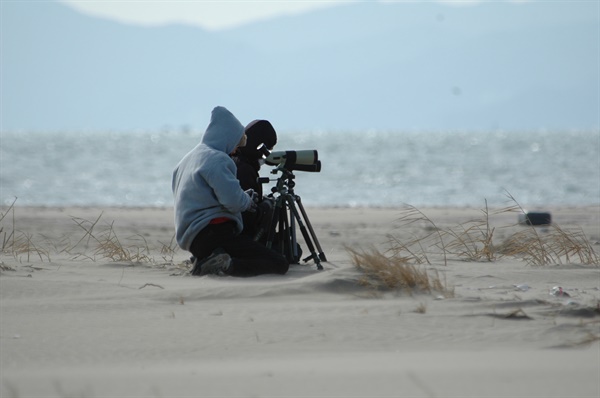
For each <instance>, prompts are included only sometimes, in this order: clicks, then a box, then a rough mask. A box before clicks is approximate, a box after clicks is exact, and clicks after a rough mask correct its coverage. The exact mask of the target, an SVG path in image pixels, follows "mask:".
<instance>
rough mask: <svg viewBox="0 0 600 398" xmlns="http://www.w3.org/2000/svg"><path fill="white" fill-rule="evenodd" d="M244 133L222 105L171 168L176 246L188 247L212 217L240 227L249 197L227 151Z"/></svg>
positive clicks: (215, 110)
mask: <svg viewBox="0 0 600 398" xmlns="http://www.w3.org/2000/svg"><path fill="white" fill-rule="evenodd" d="M243 135H244V126H242V124H241V123H240V122H239V121H238V120H237V119H236V117H235V116H233V114H232V113H231V112H229V111H228V110H227V109H225V108H223V107H220V106H218V107H216V108H215V109H213V111H212V115H211V119H210V123H209V124H208V127H207V128H206V131H205V133H204V136H203V137H202V140H201V142H200V144H198V145H197V146H196V147H195V148H194V149H192V150H191V151H190V152H189V153H188V154H187V155H185V156H184V157H183V159H181V161H180V162H179V164H178V165H177V167H176V168H175V171H174V172H173V182H172V188H173V196H174V199H175V234H176V239H177V243H178V244H179V247H181V248H182V249H184V250H188V251H189V249H190V247H191V245H192V241H193V240H194V238H195V237H196V235H197V234H198V232H200V231H201V230H202V229H204V228H205V227H206V226H207V225H208V224H209V223H210V221H211V220H212V219H214V218H219V217H227V218H230V219H231V220H233V221H235V223H236V224H237V230H238V232H241V231H242V227H243V225H242V212H243V211H245V210H247V209H248V208H250V206H251V205H252V199H250V197H249V196H248V195H247V194H246V193H245V192H244V191H243V190H242V188H241V187H240V183H239V181H238V179H237V178H236V167H235V163H234V162H233V160H232V159H231V158H230V157H229V154H230V153H231V152H233V150H234V149H235V147H236V145H237V144H238V143H239V142H240V140H241V139H242V136H243Z"/></svg>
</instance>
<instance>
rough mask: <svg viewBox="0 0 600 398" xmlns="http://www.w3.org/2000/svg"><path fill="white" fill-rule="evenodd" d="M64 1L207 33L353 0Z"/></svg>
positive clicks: (459, 1) (472, 0) (456, 0)
mask: <svg viewBox="0 0 600 398" xmlns="http://www.w3.org/2000/svg"><path fill="white" fill-rule="evenodd" d="M355 1H356V0H355ZM384 1H386V0H384ZM387 1H390V0H387ZM391 1H394V0H391ZM395 1H407V0H395ZM508 1H510V0H508ZM513 1H518V0H513ZM61 2H62V3H65V4H68V5H70V6H72V7H73V8H75V9H77V10H79V11H81V12H84V13H87V14H90V15H95V16H102V17H106V18H109V19H113V20H118V21H121V22H124V23H134V24H141V25H161V24H168V23H186V24H193V25H198V26H201V27H203V28H205V29H208V30H219V29H226V28H229V27H233V26H236V25H241V24H244V23H248V22H254V21H260V20H264V19H269V18H273V17H277V16H281V15H286V14H297V13H302V12H307V11H310V10H315V9H318V8H326V7H335V6H339V5H343V4H344V3H349V2H352V0H350V1H346V0H333V1H331V0H125V1H115V0H61ZM437 2H440V3H442V2H443V3H449V4H452V5H456V6H461V5H462V6H465V5H472V4H476V3H480V2H481V1H480V0H437Z"/></svg>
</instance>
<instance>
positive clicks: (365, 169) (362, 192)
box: [0, 130, 600, 208]
mask: <svg viewBox="0 0 600 398" xmlns="http://www.w3.org/2000/svg"><path fill="white" fill-rule="evenodd" d="M201 135H202V133H201V132H194V131H190V130H180V131H168V130H165V131H160V132H139V131H138V132H86V133H82V132H60V133H48V132H38V133H33V132H3V133H1V134H0V140H1V141H0V144H1V145H0V204H2V205H4V206H7V205H10V204H11V203H13V202H15V200H16V202H15V203H16V205H22V206H23V205H25V206H30V205H31V206H130V207H139V206H158V207H165V206H172V194H171V175H172V171H173V169H174V168H175V166H176V165H177V162H178V161H179V159H181V157H182V156H184V155H185V154H186V153H187V152H188V151H189V150H190V149H192V148H193V147H194V146H195V145H196V144H197V143H198V142H199V141H200V138H201ZM302 149H316V150H317V151H318V154H319V159H320V161H321V163H322V168H321V171H320V172H314V173H313V172H302V171H296V172H294V175H295V180H294V181H295V183H296V184H295V193H296V194H297V195H299V196H300V197H301V198H302V201H303V203H304V204H305V205H306V206H369V207H381V206H400V205H403V204H410V205H413V206H417V207H419V206H477V207H482V206H484V205H485V202H486V201H487V203H488V205H490V206H496V207H503V206H505V205H507V203H508V202H510V200H509V199H508V197H509V195H511V196H512V197H514V198H515V199H516V200H517V201H518V203H519V204H521V205H522V206H524V207H527V208H532V207H543V206H550V205H573V206H577V205H590V204H596V205H597V204H599V203H600V132H598V131H587V132H582V131H571V132H564V131H563V132H552V131H537V132H522V133H518V132H458V131H454V132H402V131H354V132H351V131H307V132H279V141H278V144H277V146H276V147H275V150H302ZM272 170H273V167H270V166H263V168H262V170H261V175H262V176H265V177H271V178H277V177H278V176H280V174H272V173H271V171H272ZM272 184H273V183H272V182H271V183H270V184H266V186H265V192H268V191H269V187H270V186H272Z"/></svg>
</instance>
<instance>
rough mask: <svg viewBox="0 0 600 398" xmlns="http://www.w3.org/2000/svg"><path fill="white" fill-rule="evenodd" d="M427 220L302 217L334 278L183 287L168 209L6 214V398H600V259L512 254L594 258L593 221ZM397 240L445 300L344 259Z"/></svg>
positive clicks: (340, 212)
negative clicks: (482, 240) (482, 238)
mask: <svg viewBox="0 0 600 398" xmlns="http://www.w3.org/2000/svg"><path fill="white" fill-rule="evenodd" d="M417 210H418V212H417V211H415V209H412V210H409V211H407V210H406V209H401V208H307V213H308V216H309V218H310V221H311V222H312V225H313V227H314V230H315V233H316V236H317V237H318V240H319V243H320V245H321V247H322V249H323V252H324V253H325V255H326V256H327V261H326V262H323V267H324V270H322V271H318V270H317V269H316V266H315V264H314V262H312V261H309V262H307V263H302V264H297V265H292V266H291V268H290V271H289V273H288V274H287V275H285V276H274V275H268V276H260V277H254V278H233V277H217V276H204V277H193V276H190V275H189V273H188V271H189V265H188V264H187V263H186V260H187V259H188V258H189V253H186V252H184V251H182V250H180V249H177V248H176V247H175V244H174V242H173V234H174V229H173V221H172V220H173V214H172V209H170V208H164V209H159V208H87V207H86V208H83V207H82V208H77V207H72V208H29V207H19V206H18V205H17V206H15V207H13V208H6V207H4V208H2V211H1V214H2V215H3V217H2V220H1V222H0V244H2V245H3V251H2V253H1V254H0V255H1V257H0V261H1V262H0V265H1V274H0V300H1V301H0V311H1V312H0V373H1V389H0V396H1V397H3V398H4V397H7V398H8V397H92V398H93V397H598V396H600V268H599V264H598V262H597V261H592V262H591V263H589V262H586V261H582V257H581V256H580V255H579V254H576V253H574V252H572V253H571V254H570V255H569V257H568V258H567V257H565V256H564V255H561V254H560V252H552V251H550V252H549V253H548V257H547V260H546V261H545V262H544V263H543V264H539V263H536V260H535V258H532V257H531V256H532V255H533V254H531V252H530V253H529V254H528V255H527V254H520V255H519V254H514V253H513V254H510V253H509V251H510V250H509V248H510V247H512V246H510V245H508V244H507V242H509V241H512V242H513V244H514V241H515V240H517V241H518V240H519V239H520V240H522V237H524V236H525V235H522V234H523V233H525V232H529V233H530V235H529V236H531V234H533V236H535V237H537V239H538V240H547V239H559V238H558V237H562V238H566V237H570V238H573V239H574V240H577V242H579V243H578V245H579V246H578V247H580V246H581V242H587V243H588V244H589V247H588V249H589V248H591V250H592V251H593V252H594V253H596V255H597V254H598V253H599V252H600V207H598V206H595V207H561V208H546V209H542V210H544V211H549V212H550V213H551V214H552V220H553V222H554V224H555V225H557V226H560V230H559V231H561V233H559V234H558V235H556V229H555V228H554V227H552V226H542V227H529V226H524V225H517V221H518V217H517V214H515V213H509V212H500V213H499V214H496V213H495V211H493V210H489V211H488V213H487V217H485V215H486V213H484V212H483V211H482V209H476V208H424V209H417ZM482 217H483V219H484V220H486V223H485V225H486V228H484V229H483V230H482V229H481V224H477V225H479V227H477V229H469V228H470V227H472V226H473V225H475V224H471V223H468V222H469V221H470V220H473V219H477V220H480V221H481V220H482ZM487 227H489V229H488V228H487ZM440 231H443V232H444V235H443V236H442V235H441V234H440V233H439V232H440ZM460 231H462V232H465V231H468V232H469V233H468V234H463V233H461V232H460ZM472 231H475V232H476V234H475V235H477V234H479V235H481V233H482V231H483V232H485V231H488V232H489V233H492V234H493V236H491V238H490V239H491V241H493V243H494V247H495V248H496V249H495V250H496V251H494V252H493V253H491V254H489V253H487V254H486V252H485V251H480V250H474V249H473V248H474V247H479V249H482V247H481V246H477V244H475V243H473V242H470V241H469V240H468V239H467V237H473V236H475V235H474V234H471V233H470V232H472ZM492 231H493V232H492ZM390 236H391V237H392V238H391V240H390ZM557 236H558V237H557ZM422 237H427V238H422ZM515 237H516V238H517V239H514V238H515ZM553 237H555V238H553ZM582 237H583V240H581V238H582ZM438 238H439V239H441V240H439V241H436V239H438ZM459 238H460V239H459ZM575 238H576V239H575ZM457 239H458V241H459V242H462V243H464V244H463V246H464V247H463V248H460V247H459V246H460V245H457V244H456V243H457ZM461 239H463V240H461ZM567 240H568V239H567ZM299 241H300V244H301V246H302V249H303V250H304V251H305V253H306V250H307V247H306V245H305V244H304V242H303V240H302V239H301V238H300V239H299ZM394 242H395V243H396V246H395V247H396V248H397V247H398V245H399V244H400V243H407V242H410V243H411V244H413V243H414V242H417V243H416V246H415V245H414V244H413V245H412V246H410V245H408V244H407V247H408V246H410V247H411V248H413V251H414V248H415V247H419V246H420V247H421V251H420V252H418V253H417V252H415V253H413V254H414V255H415V256H414V257H410V256H409V258H408V260H407V261H408V262H409V263H410V264H412V265H413V266H414V267H415V268H416V269H418V270H420V271H423V272H425V273H426V274H427V275H429V276H430V277H431V278H432V279H436V278H437V280H439V281H440V282H441V286H442V288H441V289H431V290H427V289H419V288H413V289H408V288H404V287H396V288H386V287H385V286H384V285H382V284H379V285H378V284H377V283H376V280H375V279H373V278H371V279H368V278H366V274H365V272H364V270H361V269H359V268H358V267H357V266H356V264H355V262H354V261H353V258H352V256H351V254H350V252H349V248H351V249H353V250H355V251H358V252H361V251H369V250H371V251H379V252H381V253H386V254H388V255H390V253H391V252H389V251H388V249H390V245H393V243H394ZM561 242H563V243H560V244H558V243H557V245H559V246H551V247H562V246H560V245H568V244H569V243H565V241H564V240H561ZM582 250H583V249H582ZM534 253H535V252H534ZM404 255H406V253H404ZM486 256H491V258H488V257H486ZM528 256H529V257H528ZM583 258H585V255H584V257H583ZM596 259H597V257H596ZM417 260H420V261H417ZM367 281H370V283H367ZM559 287H560V288H561V290H559V289H558V288H559ZM560 292H562V293H560Z"/></svg>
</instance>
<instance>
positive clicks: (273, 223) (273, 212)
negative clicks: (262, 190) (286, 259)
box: [265, 197, 283, 249]
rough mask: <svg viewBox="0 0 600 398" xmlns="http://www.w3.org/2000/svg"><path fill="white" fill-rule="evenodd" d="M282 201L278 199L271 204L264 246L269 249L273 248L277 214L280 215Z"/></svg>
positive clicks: (277, 221)
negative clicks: (269, 220)
mask: <svg viewBox="0 0 600 398" xmlns="http://www.w3.org/2000/svg"><path fill="white" fill-rule="evenodd" d="M282 201H283V199H282V198H281V197H278V198H277V200H275V203H274V204H273V209H272V210H271V222H270V223H269V227H268V231H267V241H266V243H265V246H267V247H268V248H269V249H271V248H272V246H273V239H274V238H275V230H276V228H277V224H278V223H279V214H280V213H281V206H282Z"/></svg>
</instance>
